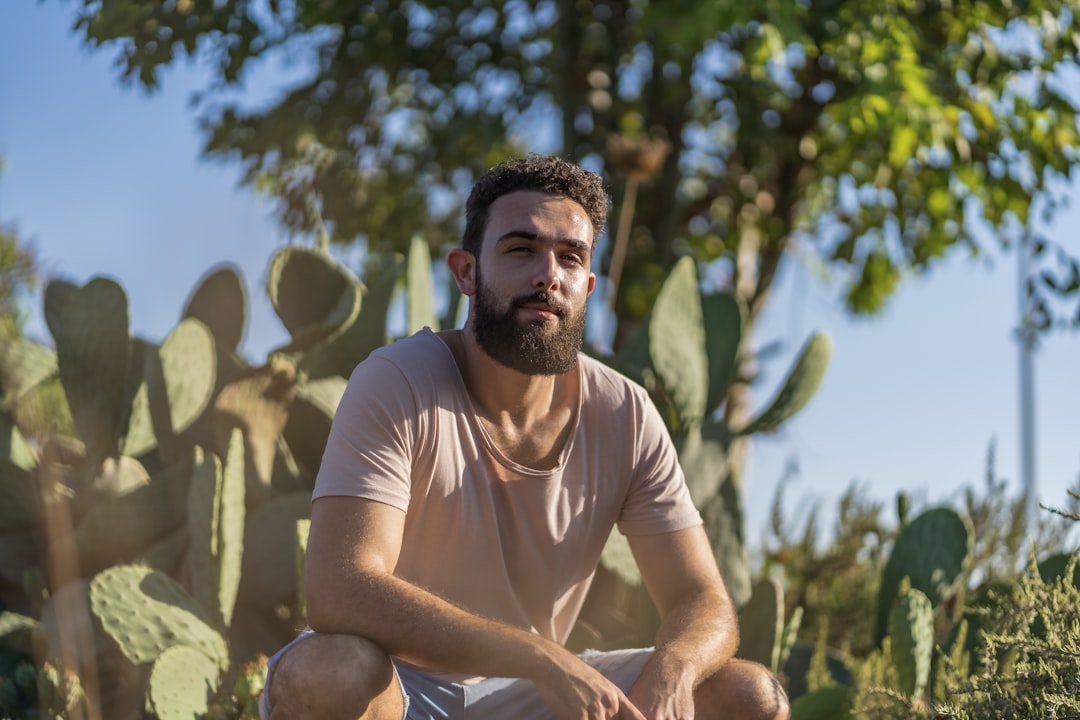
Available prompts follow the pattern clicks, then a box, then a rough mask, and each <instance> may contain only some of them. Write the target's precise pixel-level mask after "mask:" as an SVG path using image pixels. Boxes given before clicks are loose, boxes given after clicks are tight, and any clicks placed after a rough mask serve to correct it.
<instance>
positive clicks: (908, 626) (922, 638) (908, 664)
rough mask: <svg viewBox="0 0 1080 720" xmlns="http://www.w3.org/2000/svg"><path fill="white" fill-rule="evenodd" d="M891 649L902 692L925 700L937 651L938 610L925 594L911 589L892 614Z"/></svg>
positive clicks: (890, 623)
mask: <svg viewBox="0 0 1080 720" xmlns="http://www.w3.org/2000/svg"><path fill="white" fill-rule="evenodd" d="M889 648H890V651H891V654H892V663H893V667H895V668H896V673H897V677H898V679H899V682H900V687H899V690H900V691H901V692H903V693H904V694H905V695H907V696H908V697H909V698H913V699H916V698H921V697H922V695H923V693H924V692H925V691H926V684H927V682H929V680H930V661H931V659H932V656H933V651H934V608H933V607H932V606H931V605H930V600H928V599H927V597H926V595H925V594H923V593H922V592H921V591H919V590H915V589H910V590H908V591H907V592H905V593H904V594H903V595H901V596H900V597H898V598H897V599H896V603H895V604H894V605H893V608H892V611H891V612H890V613H889Z"/></svg>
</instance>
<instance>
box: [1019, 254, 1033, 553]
mask: <svg viewBox="0 0 1080 720" xmlns="http://www.w3.org/2000/svg"><path fill="white" fill-rule="evenodd" d="M1025 235H1026V233H1025ZM1033 246H1034V241H1033V240H1032V238H1031V237H1030V236H1026V237H1024V238H1023V239H1022V240H1021V242H1020V243H1019V247H1018V248H1017V251H1018V252H1017V269H1018V275H1019V284H1020V288H1019V296H1020V332H1019V337H1020V365H1019V371H1020V479H1021V482H1022V483H1023V487H1024V493H1025V495H1026V497H1027V507H1026V519H1027V535H1028V537H1029V538H1030V539H1031V540H1034V538H1035V535H1036V532H1035V531H1036V517H1035V508H1036V499H1035V377H1034V374H1035V370H1034V367H1033V362H1032V355H1033V353H1034V350H1035V328H1034V325H1033V318H1032V317H1031V310H1032V307H1031V305H1032V303H1031V298H1029V297H1028V291H1027V284H1028V263H1029V261H1030V259H1031V252H1032V249H1033Z"/></svg>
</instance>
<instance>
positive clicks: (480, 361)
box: [261, 155, 788, 720]
mask: <svg viewBox="0 0 1080 720" xmlns="http://www.w3.org/2000/svg"><path fill="white" fill-rule="evenodd" d="M608 205H609V201H608V196H607V193H606V191H605V189H604V186H603V182H602V180H601V179H600V178H599V177H598V176H597V175H595V174H593V173H591V172H588V171H586V170H584V169H583V168H581V167H578V166H576V165H573V164H571V163H568V162H566V161H563V160H561V159H559V158H554V157H541V156H536V155H531V156H529V157H527V158H523V159H519V160H513V161H510V162H507V163H504V164H502V165H499V166H497V167H495V168H492V169H491V170H489V171H488V172H487V173H485V174H484V175H483V176H482V177H481V178H480V180H479V181H478V182H477V184H476V185H475V187H474V188H473V190H472V192H471V194H470V196H469V199H468V202H467V205H466V227H465V234H464V239H463V243H462V247H461V248H460V249H456V250H454V251H452V252H451V253H450V255H449V258H448V263H449V267H450V271H451V272H452V273H453V275H454V278H455V279H456V281H457V284H458V287H459V288H460V289H461V291H462V293H464V294H465V295H467V296H468V297H469V298H470V303H469V315H468V319H467V320H466V323H465V327H464V328H463V329H461V330H453V331H447V332H440V333H435V332H432V331H431V330H429V329H425V330H423V331H421V332H419V333H417V334H415V335H413V336H411V337H409V338H406V339H404V340H401V341H398V342H396V343H394V344H392V345H390V346H387V347H385V348H382V349H380V350H378V351H376V352H374V353H372V354H371V356H370V357H369V358H368V359H366V360H364V361H363V362H362V363H360V364H359V365H358V366H357V367H356V369H355V371H354V372H353V374H352V377H351V379H350V380H349V385H348V388H347V389H346V391H345V395H344V397H343V398H342V401H341V404H340V406H339V408H338V411H337V415H336V417H335V418H334V423H333V428H332V430H331V432H330V437H329V440H328V442H327V447H326V452H325V455H324V457H323V461H322V465H321V467H320V469H319V474H318V477H317V479H316V483H315V491H314V494H313V505H312V516H311V532H310V537H309V540H308V548H307V560H306V571H305V578H304V582H305V598H306V603H307V613H308V624H309V627H308V629H306V630H305V631H304V632H303V633H301V635H300V636H299V637H298V638H297V639H296V640H294V641H293V642H292V643H290V644H289V645H287V646H286V647H285V648H283V649H282V650H281V651H279V652H278V654H277V655H275V656H274V658H272V659H271V665H270V672H269V677H268V679H267V686H266V690H265V691H264V694H263V699H262V700H263V702H262V707H261V712H262V714H263V717H264V718H268V719H271V720H281V719H283V718H290V719H296V718H305V719H306V718H313V719H314V718H317V719H319V720H338V719H341V720H357V719H358V718H363V719H364V720H399V719H402V718H405V719H407V720H430V719H434V718H454V719H460V720H464V719H465V718H469V719H470V720H533V719H536V720H540V719H550V718H557V719H558V720H571V719H573V720H578V719H580V718H589V719H590V720H591V719H598V718H614V717H618V718H624V719H625V720H644V719H646V718H647V719H649V720H689V719H690V718H700V719H702V720H721V719H723V720H780V719H782V718H786V717H788V705H787V699H786V697H785V696H784V693H783V690H782V689H781V687H780V685H779V683H778V682H777V681H776V678H775V677H773V676H772V674H771V673H769V671H768V670H767V669H766V668H764V667H762V666H760V665H757V664H755V663H750V662H746V661H742V660H737V659H734V654H735V650H736V645H737V642H738V627H737V624H736V615H735V611H734V608H733V606H732V602H731V599H730V597H729V595H728V593H727V590H726V589H725V587H724V583H723V581H722V579H721V577H720V574H719V572H718V571H717V567H716V563H715V561H714V558H713V556H712V550H711V548H710V545H709V543H708V541H707V539H706V536H705V533H704V531H703V529H702V524H701V518H700V516H699V514H698V512H697V510H696V509H695V507H694V505H693V503H692V502H691V500H690V496H689V493H688V492H687V489H686V484H685V481H684V478H683V475H682V471H681V470H680V469H679V465H678V459H677V457H676V453H675V450H674V447H673V446H672V443H671V440H670V438H669V436H668V433H667V430H666V428H665V427H664V424H663V421H662V420H661V418H660V416H659V413H658V412H657V410H656V408H655V407H654V406H653V404H652V402H651V401H650V400H649V397H648V395H647V394H646V392H645V391H644V389H642V388H641V387H640V386H638V385H636V384H634V383H633V382H631V381H630V380H628V379H627V378H625V377H623V376H621V375H619V374H618V373H616V372H614V371H613V370H611V369H609V368H607V367H606V366H604V365H602V364H601V363H599V362H597V361H595V360H593V359H591V358H589V357H587V356H585V355H583V354H581V353H580V348H581V343H582V337H583V332H584V327H585V306H586V300H587V299H588V297H589V295H590V294H591V293H592V291H593V289H594V287H595V284H596V277H595V275H594V274H593V273H592V272H591V271H590V264H591V262H592V256H593V251H594V249H595V242H596V239H597V237H598V236H599V235H600V234H601V232H602V231H603V227H604V223H605V222H606V219H607V212H608ZM615 526H618V528H619V530H620V531H621V532H622V533H623V534H625V535H626V536H627V538H628V541H629V544H630V547H631V549H632V551H633V553H634V558H635V560H636V562H637V564H638V567H639V568H640V570H641V575H642V577H643V579H644V582H645V585H646V587H647V588H648V591H649V594H650V596H651V598H652V600H653V602H654V603H655V605H656V607H657V609H658V611H659V614H660V618H661V622H660V629H659V631H658V633H657V636H656V646H655V647H654V648H645V649H633V650H619V651H612V652H595V651H590V652H587V653H585V654H582V655H575V654H573V653H571V652H570V651H568V650H567V649H565V648H564V647H563V643H564V642H565V641H566V638H567V636H568V635H569V634H570V630H571V627H572V626H573V623H574V621H575V619H576V617H577V614H578V612H579V611H580V609H581V606H582V603H583V601H584V599H585V595H586V593H587V591H588V588H589V584H590V582H591V580H592V578H593V575H594V573H595V571H596V567H597V564H598V562H599V558H600V552H601V550H602V548H603V546H604V543H605V542H606V540H607V538H608V536H609V534H610V533H611V531H612V528H613V527H615Z"/></svg>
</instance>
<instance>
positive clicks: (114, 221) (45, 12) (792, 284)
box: [0, 0, 1080, 545]
mask: <svg viewBox="0 0 1080 720" xmlns="http://www.w3.org/2000/svg"><path fill="white" fill-rule="evenodd" d="M73 7H74V6H73V5H72V4H67V3H62V2H56V1H55V0H54V1H53V2H46V3H35V2H32V1H31V0H4V2H2V3H0V68H3V72H2V73H0V156H4V157H6V160H7V168H6V171H5V172H4V173H3V175H2V176H0V221H3V222H5V223H6V222H14V223H15V224H16V225H17V227H18V229H19V232H20V234H21V235H22V236H23V237H24V238H28V239H30V240H31V241H33V243H34V244H35V245H36V247H37V250H38V252H39V255H40V257H41V260H42V261H43V264H44V266H45V268H46V270H47V271H48V272H49V273H50V274H54V275H59V276H63V277H66V278H68V279H72V280H75V281H77V282H80V283H81V282H85V281H87V280H88V279H89V278H91V277H93V276H95V275H106V276H110V277H113V278H114V279H116V280H118V281H119V282H120V283H121V284H122V285H123V286H124V287H125V289H126V290H127V292H128V296H129V300H130V305H131V316H132V326H133V331H134V332H135V333H136V334H138V335H141V336H143V337H147V338H150V339H161V338H162V337H164V335H165V334H167V333H168V331H169V330H170V329H171V328H172V327H173V326H174V325H175V323H176V322H177V321H178V319H179V315H180V311H181V309H182V307H183V305H184V302H185V300H186V299H187V296H188V294H189V292H190V291H191V289H192V288H193V287H194V285H195V283H196V282H197V280H198V279H199V277H200V276H202V275H203V274H204V273H205V272H206V271H207V270H208V269H209V268H210V267H211V266H214V265H217V264H219V263H226V262H228V263H233V264H235V265H236V266H238V267H239V269H240V271H241V273H242V274H243V276H244V278H245V280H246V283H247V287H248V292H249V298H250V301H251V302H250V311H249V319H248V328H247V334H246V340H245V343H244V346H243V350H244V351H245V354H246V355H247V357H248V358H249V360H252V361H258V360H259V359H261V358H262V357H264V356H265V353H266V351H267V350H269V349H270V348H272V347H274V346H275V345H276V344H278V343H280V342H281V341H283V340H284V339H285V333H284V330H283V328H282V327H281V325H280V323H279V322H278V320H277V318H276V317H275V316H274V314H273V311H272V309H271V307H270V303H269V300H268V299H267V297H266V293H265V291H264V289H263V288H264V283H265V278H266V268H267V265H268V263H269V260H270V257H271V255H272V253H273V251H274V250H275V249H276V248H278V247H280V246H281V245H283V244H285V243H287V242H288V241H289V238H288V237H287V236H286V235H285V233H284V232H283V231H282V230H281V229H280V228H278V226H277V225H276V224H275V222H274V221H273V219H272V217H271V201H270V200H269V199H268V198H265V197H260V196H257V195H255V194H254V193H253V192H251V191H248V190H244V189H239V188H238V186H237V182H238V180H239V169H238V168H237V167H235V166H229V165H219V164H211V163H207V162H202V161H200V160H199V147H200V139H199V134H198V131H197V127H196V122H195V119H194V116H193V114H192V113H191V111H190V109H189V107H188V97H189V94H190V92H191V91H192V90H194V89H196V88H198V87H199V85H200V79H201V77H202V75H201V73H200V71H199V68H197V67H195V66H191V65H181V66H180V67H179V68H177V69H175V70H172V71H170V72H169V73H167V74H166V75H165V77H164V89H163V91H162V92H159V93H156V94H154V95H150V96H147V95H146V94H144V93H143V92H142V91H140V90H138V89H135V88H126V87H123V86H121V85H120V83H119V82H118V81H117V80H116V79H115V73H114V72H113V70H112V67H111V63H112V57H111V55H110V54H109V53H108V52H103V53H102V52H99V53H94V54H91V53H89V52H88V51H86V50H84V49H82V48H81V47H80V46H79V44H78V42H77V40H76V38H75V37H74V36H73V35H71V34H70V32H69V28H70V25H71V15H72V11H73ZM1072 195H1073V196H1074V200H1073V205H1074V206H1076V205H1080V193H1078V192H1076V191H1074V192H1072ZM1078 225H1080V214H1078V211H1077V210H1076V209H1072V210H1068V211H1065V212H1064V213H1062V214H1061V215H1059V216H1058V217H1057V218H1056V219H1055V220H1054V221H1053V224H1052V225H1051V226H1049V227H1048V232H1049V234H1050V235H1051V236H1052V237H1053V238H1054V239H1056V240H1057V241H1058V242H1060V243H1062V244H1064V245H1065V246H1066V247H1068V248H1069V249H1070V250H1071V251H1072V252H1073V253H1074V254H1078V253H1080V241H1078V240H1077V238H1076V235H1075V233H1074V232H1073V231H1072V229H1073V228H1076V227H1077V226H1078ZM991 261H992V262H991ZM837 294H838V293H837V290H836V289H835V287H833V286H830V285H828V284H826V283H824V282H822V281H821V280H820V279H819V278H817V277H816V276H815V275H814V273H812V272H811V271H810V270H809V268H808V265H807V263H804V262H802V261H800V260H798V259H795V260H793V261H792V262H789V263H788V264H787V265H786V266H784V267H783V268H782V271H781V276H780V280H779V285H778V287H777V290H776V293H775V296H774V298H773V300H772V303H771V306H770V308H769V310H768V311H767V314H766V316H765V317H764V318H763V321H762V323H761V327H760V329H759V332H758V335H757V338H756V341H757V342H758V343H760V344H764V343H768V342H772V341H781V342H782V343H783V351H782V352H780V353H779V354H778V356H777V357H776V358H775V359H774V360H772V361H771V362H770V364H768V365H766V366H765V367H764V368H763V371H764V378H763V381H762V384H761V386H760V388H759V390H758V395H757V402H758V403H759V404H760V403H763V402H764V401H765V400H766V399H767V396H768V395H770V394H771V392H772V390H773V389H774V388H775V387H776V385H777V383H778V382H779V379H780V378H782V377H783V374H784V373H785V372H786V368H787V367H788V365H789V364H790V362H791V358H792V356H793V354H794V353H795V352H796V351H797V350H798V348H799V346H800V345H801V344H802V341H803V339H804V338H805V337H806V336H807V335H808V334H809V333H810V332H812V331H813V330H815V329H821V330H825V331H827V332H829V333H830V334H831V335H832V338H833V347H834V349H833V359H832V363H831V366H830V368H829V372H828V375H827V376H826V378H825V381H824V383H823V384H822V387H821V389H820V391H819V393H818V395H817V397H816V398H815V399H814V400H813V402H812V403H811V404H810V406H809V407H808V408H807V409H806V410H805V411H804V412H803V413H802V414H801V415H800V416H798V417H797V418H796V419H795V420H794V421H792V422H790V423H788V424H787V425H786V426H785V428H784V429H783V430H782V431H781V432H780V433H778V434H776V435H774V436H769V437H760V436H759V437H758V438H757V439H756V440H755V442H754V447H753V451H752V457H751V461H750V466H749V469H748V477H747V515H748V521H749V532H750V541H751V543H752V544H754V545H756V544H758V540H759V539H760V537H761V533H762V530H763V527H764V523H765V520H766V518H767V516H768V510H769V504H770V501H771V499H772V494H773V491H774V489H775V487H776V483H777V480H778V479H779V478H780V477H781V475H782V474H783V473H784V469H785V467H786V466H787V465H788V464H789V462H795V463H797V466H798V473H797V476H796V478H795V479H794V480H793V481H792V483H791V484H790V485H789V486H788V489H787V494H786V495H785V505H786V507H788V508H789V512H790V513H793V514H794V515H795V516H796V517H803V516H804V515H805V513H806V511H807V510H808V508H809V507H810V506H811V505H812V504H813V503H814V502H819V503H821V505H822V510H823V511H824V512H825V513H826V517H829V511H830V510H831V508H832V507H834V506H835V500H836V498H837V497H838V496H839V495H840V494H841V493H842V492H843V490H844V489H845V488H846V487H847V486H849V485H850V484H851V483H852V482H858V483H860V484H862V485H863V486H864V487H865V489H866V493H867V495H869V496H870V497H873V498H878V499H881V500H883V501H885V503H886V506H887V507H891V505H892V498H893V496H894V495H895V493H896V492H897V491H898V490H900V489H905V490H907V491H909V492H911V493H913V494H915V496H916V497H921V498H923V499H925V500H926V501H927V502H948V501H950V500H951V499H953V498H955V497H956V496H957V493H958V491H959V489H960V488H961V487H962V486H963V485H964V484H978V485H981V483H982V479H983V474H984V467H985V457H986V451H987V447H988V445H989V443H990V442H991V440H993V439H996V448H997V472H998V476H999V477H1004V478H1008V479H1009V481H1010V484H1009V487H1010V491H1011V492H1016V491H1018V489H1019V480H1018V478H1019V461H1018V455H1019V451H1018V446H1019V442H1018V420H1017V407H1018V389H1017V357H1018V348H1017V345H1016V343H1015V341H1014V340H1013V337H1012V331H1013V328H1015V326H1016V324H1017V315H1018V312H1017V304H1018V303H1017V297H1016V268H1015V255H1013V254H1002V253H993V254H991V257H989V258H984V259H979V260H971V259H970V258H968V257H966V256H963V257H961V256H956V257H953V258H951V259H950V260H949V261H948V262H946V263H945V264H944V265H942V266H941V267H938V268H936V269H935V270H934V271H932V272H931V273H930V274H929V275H927V276H925V277H919V278H915V277H912V278H908V279H907V280H906V282H905V283H904V284H903V285H902V286H901V289H900V291H899V293H898V294H897V296H896V297H895V298H894V299H893V301H892V303H891V304H890V306H889V307H888V309H887V310H886V311H885V312H884V313H883V314H882V315H880V316H879V317H876V318H872V319H853V318H850V317H849V316H847V315H846V314H845V313H844V312H843V311H842V310H841V308H840V305H839V303H838V302H837V300H836V297H837ZM40 306H41V301H40V297H38V298H34V300H33V309H34V317H33V318H32V320H31V323H30V332H31V333H32V334H35V335H37V336H38V337H39V338H43V337H45V331H44V329H43V327H44V325H43V322H42V320H41V317H40V316H41V312H40ZM1035 377H1036V393H1037V394H1036V401H1035V409H1036V438H1037V444H1036V471H1037V488H1038V493H1039V497H1040V499H1041V500H1042V501H1043V502H1046V503H1047V504H1050V505H1062V504H1064V500H1065V497H1066V488H1068V487H1071V486H1073V485H1075V483H1076V481H1077V479H1078V477H1080V334H1078V333H1075V332H1073V333H1057V334H1054V335H1051V336H1048V337H1046V338H1044V339H1043V341H1042V344H1041V348H1040V350H1039V352H1038V354H1037V356H1036V360H1035Z"/></svg>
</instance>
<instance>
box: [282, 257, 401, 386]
mask: <svg viewBox="0 0 1080 720" xmlns="http://www.w3.org/2000/svg"><path fill="white" fill-rule="evenodd" d="M401 263H402V260H401V259H400V258H398V257H396V256H377V257H376V258H374V261H373V262H372V264H371V266H370V267H369V268H368V270H367V272H366V274H365V277H367V278H368V283H367V287H366V290H364V291H363V305H362V307H361V309H360V313H359V314H358V315H357V317H356V320H354V321H353V322H352V323H351V324H350V325H349V326H348V327H347V328H345V330H344V331H343V332H342V333H341V334H340V335H336V336H335V337H334V338H332V339H331V340H329V341H327V342H325V343H322V344H320V345H318V346H317V347H314V348H312V349H309V350H306V351H305V352H304V353H303V355H302V356H301V358H300V361H299V370H301V371H302V372H303V373H305V374H307V376H308V377H309V378H311V379H315V378H323V377H328V376H330V375H340V376H341V377H346V378H347V377H349V375H350V374H351V373H352V370H353V368H354V367H356V365H357V363H359V362H360V361H361V360H363V359H364V358H366V357H367V356H368V354H369V353H371V352H372V351H373V350H376V349H378V348H380V347H382V346H383V345H385V344H386V343H387V341H388V339H389V337H388V333H387V329H386V317H387V313H388V311H389V309H390V301H391V299H392V298H393V296H394V289H395V288H396V287H397V279H398V275H399V273H400V272H401V267H400V266H401Z"/></svg>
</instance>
